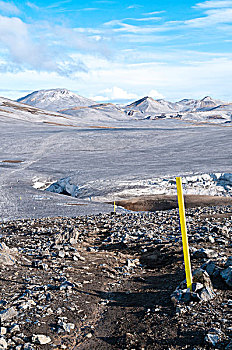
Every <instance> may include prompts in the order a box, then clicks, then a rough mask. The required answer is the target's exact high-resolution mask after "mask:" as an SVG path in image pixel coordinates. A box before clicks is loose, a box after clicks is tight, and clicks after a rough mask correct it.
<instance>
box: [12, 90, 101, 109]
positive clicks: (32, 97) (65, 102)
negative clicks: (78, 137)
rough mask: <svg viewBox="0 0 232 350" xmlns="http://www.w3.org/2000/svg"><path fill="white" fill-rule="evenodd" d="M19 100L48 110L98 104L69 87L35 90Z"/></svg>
mask: <svg viewBox="0 0 232 350" xmlns="http://www.w3.org/2000/svg"><path fill="white" fill-rule="evenodd" d="M17 102H20V103H25V104H28V105H30V106H33V107H37V108H41V109H45V110H48V111H56V112H58V111H61V112H62V110H63V109H67V108H72V107H88V106H91V105H93V104H96V102H95V101H93V100H90V99H88V98H86V97H82V96H79V95H77V94H75V93H73V92H71V91H69V90H67V89H51V90H39V91H34V92H32V93H31V94H29V95H27V96H24V97H22V98H19V99H18V100H17Z"/></svg>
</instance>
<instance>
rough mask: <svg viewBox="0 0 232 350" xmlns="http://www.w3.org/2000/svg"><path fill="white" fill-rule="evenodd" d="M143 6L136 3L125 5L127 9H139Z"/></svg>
mask: <svg viewBox="0 0 232 350" xmlns="http://www.w3.org/2000/svg"><path fill="white" fill-rule="evenodd" d="M141 7H143V6H142V5H138V4H133V5H130V6H128V7H127V9H139V8H141Z"/></svg>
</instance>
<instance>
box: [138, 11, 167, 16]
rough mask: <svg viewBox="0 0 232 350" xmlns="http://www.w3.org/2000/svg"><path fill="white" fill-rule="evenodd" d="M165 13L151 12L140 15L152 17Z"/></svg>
mask: <svg viewBox="0 0 232 350" xmlns="http://www.w3.org/2000/svg"><path fill="white" fill-rule="evenodd" d="M164 12H166V11H153V12H146V13H142V15H143V16H152V15H158V14H160V13H164Z"/></svg>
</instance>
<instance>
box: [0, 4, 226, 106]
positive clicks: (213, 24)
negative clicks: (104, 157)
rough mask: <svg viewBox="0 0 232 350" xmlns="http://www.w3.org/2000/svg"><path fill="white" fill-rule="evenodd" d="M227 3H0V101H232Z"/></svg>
mask: <svg viewBox="0 0 232 350" xmlns="http://www.w3.org/2000/svg"><path fill="white" fill-rule="evenodd" d="M231 78H232V0H225V1H224V0H220V1H217V0H212V1H211V0H209V1H202V2H200V1H198V2H197V1H189V0H185V1H171V0H168V1H165V0H163V1H161V0H158V1H144V0H143V1H141V0H138V1H135V2H133V1H124V2H121V1H113V0H112V1H110V0H109V1H108V0H96V1H70V0H64V1H62V0H61V1H27V2H22V1H14V2H8V1H0V82H1V85H0V95H1V96H5V97H9V98H18V97H21V96H23V95H25V94H26V93H29V92H31V91H34V90H39V89H50V88H57V87H66V88H68V89H70V90H72V91H75V92H77V93H79V94H80V95H83V96H86V97H90V98H94V99H96V100H98V101H112V102H128V101H132V100H135V99H137V98H140V97H143V96H147V95H149V96H152V97H154V98H165V99H168V100H172V101H174V100H178V99H182V98H202V97H204V96H205V95H211V96H212V97H214V98H220V99H223V100H232V96H231V91H232V79H231Z"/></svg>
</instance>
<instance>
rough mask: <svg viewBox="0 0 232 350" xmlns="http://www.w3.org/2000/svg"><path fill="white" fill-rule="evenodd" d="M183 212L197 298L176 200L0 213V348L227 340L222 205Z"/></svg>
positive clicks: (230, 291) (231, 250)
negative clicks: (144, 206)
mask: <svg viewBox="0 0 232 350" xmlns="http://www.w3.org/2000/svg"><path fill="white" fill-rule="evenodd" d="M186 215H187V221H188V233H189V243H190V247H191V261H192V270H193V271H194V270H196V269H198V268H200V267H202V269H204V270H205V271H207V272H204V271H201V272H202V274H203V275H204V276H206V279H207V280H208V283H210V284H211V282H212V285H210V288H211V290H210V293H208V294H207V293H202V294H201V297H199V298H198V296H199V295H198V294H197V292H194V293H192V294H191V293H190V292H189V291H188V290H183V289H182V291H181V292H178V293H179V294H178V293H177V292H175V293H176V294H175V293H174V294H173V292H174V291H175V290H176V288H177V287H178V286H179V285H180V283H181V282H182V281H183V280H184V278H185V273H184V266H183V257H182V247H181V235H180V230H179V217H178V212H177V210H176V209H173V210H169V211H160V212H154V213H143V212H141V213H131V212H128V213H125V214H117V213H116V215H113V214H102V215H101V214H99V215H96V216H86V217H74V218H64V217H56V218H45V219H34V220H17V221H11V222H9V221H8V222H1V223H0V322H1V323H0V349H17V350H33V349H34V350H37V349H39V350H40V349H44V350H48V349H57V350H58V349H68V350H71V349H89V350H90V349H91V350H92V349H131V350H132V349H141V350H142V349H195V350H197V349H210V348H214V349H232V312H231V311H232V258H231V256H232V244H231V232H232V226H231V219H232V210H231V206H221V207H216V206H214V207H207V208H200V207H198V208H195V209H187V211H186ZM198 272H199V270H198ZM210 280H211V281H210ZM198 282H199V281H198ZM201 282H202V283H198V284H197V286H198V288H199V290H202V288H204V281H201ZM183 288H184V287H183ZM177 291H180V290H179V289H177ZM181 293H182V294H181ZM190 294H191V295H190ZM203 294H204V295H203Z"/></svg>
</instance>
